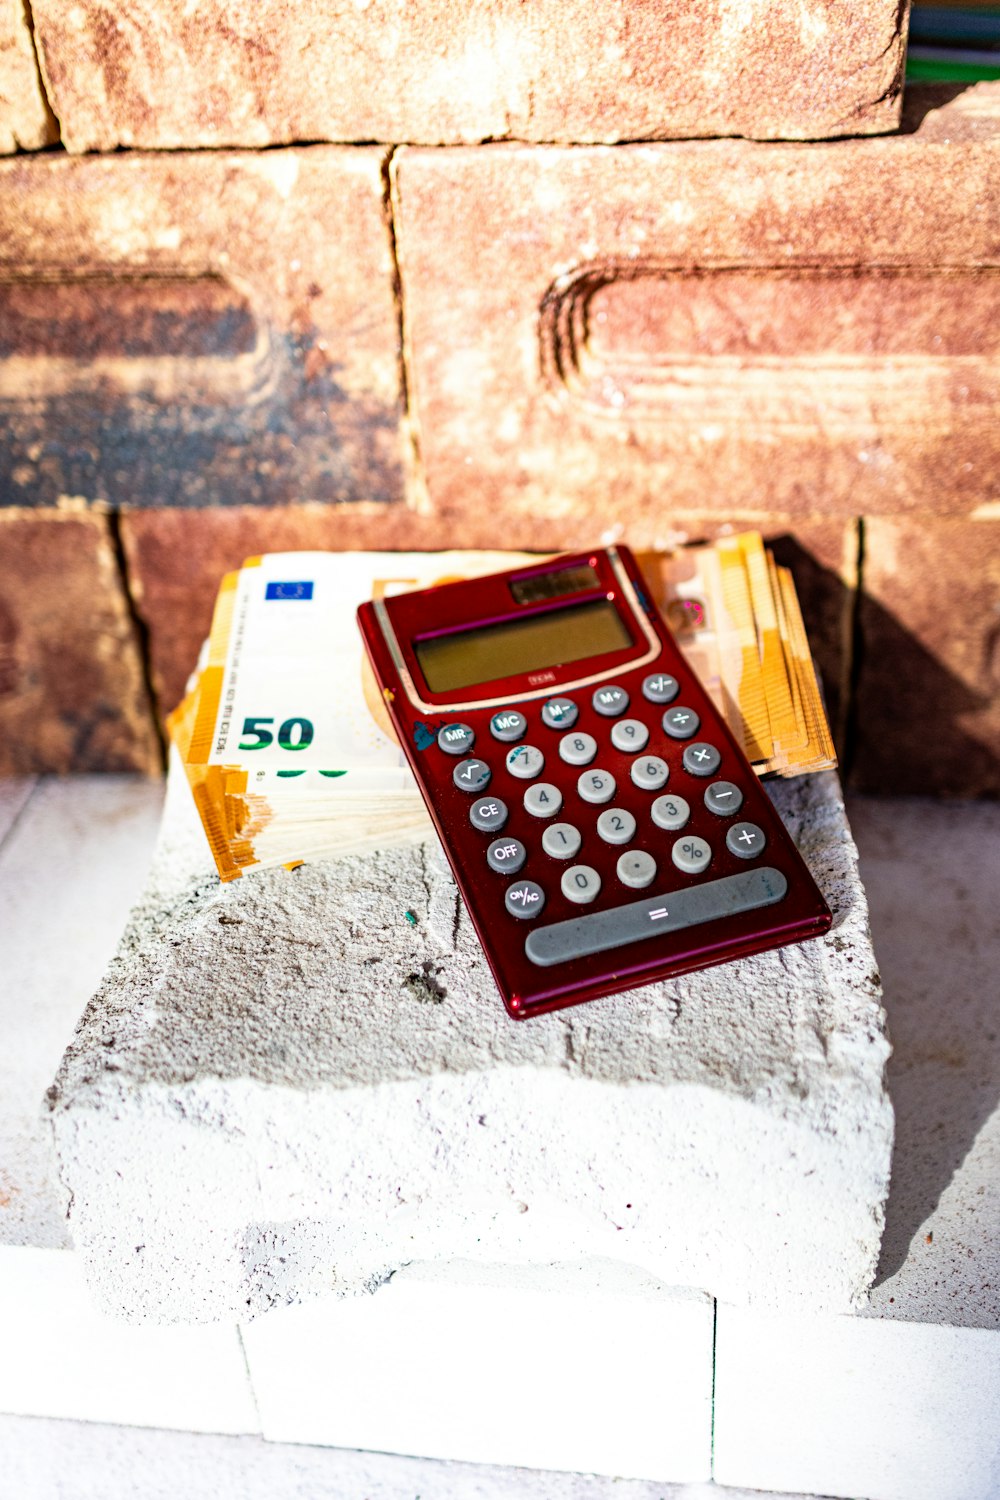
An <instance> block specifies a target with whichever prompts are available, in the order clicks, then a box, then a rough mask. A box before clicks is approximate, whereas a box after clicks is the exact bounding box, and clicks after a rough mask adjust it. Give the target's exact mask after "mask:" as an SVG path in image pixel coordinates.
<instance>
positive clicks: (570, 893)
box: [561, 865, 601, 906]
mask: <svg viewBox="0 0 1000 1500" xmlns="http://www.w3.org/2000/svg"><path fill="white" fill-rule="evenodd" d="M561 884H562V893H563V895H564V896H565V897H566V900H567V901H576V902H577V903H578V904H579V905H580V906H585V905H586V904H587V902H588V901H593V900H594V897H595V896H598V895H600V891H601V877H600V875H598V873H597V871H596V870H595V869H594V868H593V867H592V866H591V865H570V867H569V869H568V870H564V871H563V878H562V881H561Z"/></svg>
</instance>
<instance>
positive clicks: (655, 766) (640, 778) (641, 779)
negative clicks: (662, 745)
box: [631, 755, 670, 792]
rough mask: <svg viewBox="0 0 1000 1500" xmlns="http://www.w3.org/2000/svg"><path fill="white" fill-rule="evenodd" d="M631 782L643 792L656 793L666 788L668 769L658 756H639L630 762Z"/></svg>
mask: <svg viewBox="0 0 1000 1500" xmlns="http://www.w3.org/2000/svg"><path fill="white" fill-rule="evenodd" d="M631 774H632V780H633V781H634V782H635V785H636V786H638V787H641V788H642V790H643V791H644V792H658V791H659V790H660V788H661V787H664V786H666V784H667V778H668V777H669V775H670V767H669V766H668V765H667V763H666V761H665V760H661V759H660V757H659V756H658V755H640V757H639V759H638V760H634V761H633V762H632V773H631Z"/></svg>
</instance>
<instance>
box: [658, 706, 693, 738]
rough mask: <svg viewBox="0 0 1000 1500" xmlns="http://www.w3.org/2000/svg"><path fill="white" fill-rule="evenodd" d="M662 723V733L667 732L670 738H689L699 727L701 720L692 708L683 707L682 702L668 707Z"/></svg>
mask: <svg viewBox="0 0 1000 1500" xmlns="http://www.w3.org/2000/svg"><path fill="white" fill-rule="evenodd" d="M662 723H663V729H664V733H665V734H669V736H670V738H671V739H672V740H689V739H690V738H691V736H692V735H695V734H697V733H698V730H699V729H700V727H701V720H700V719H699V717H698V715H697V714H696V713H695V711H694V709H693V708H685V707H684V705H683V704H681V705H680V706H679V707H677V708H668V709H667V711H666V713H665V714H664V715H663V720H662Z"/></svg>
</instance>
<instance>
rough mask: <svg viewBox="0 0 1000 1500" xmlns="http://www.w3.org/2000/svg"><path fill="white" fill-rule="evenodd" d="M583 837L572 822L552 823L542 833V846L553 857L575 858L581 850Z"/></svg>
mask: <svg viewBox="0 0 1000 1500" xmlns="http://www.w3.org/2000/svg"><path fill="white" fill-rule="evenodd" d="M582 843H583V839H582V838H581V837H580V830H579V828H574V827H573V824H572V823H550V824H549V826H548V828H546V830H545V832H544V833H543V834H542V848H543V849H544V850H545V852H546V854H551V856H552V858H553V859H573V858H575V856H576V855H577V854H579V852H580V845H581V844H582Z"/></svg>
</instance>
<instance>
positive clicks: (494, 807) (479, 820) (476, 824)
mask: <svg viewBox="0 0 1000 1500" xmlns="http://www.w3.org/2000/svg"><path fill="white" fill-rule="evenodd" d="M506 821H507V804H506V802H501V801H500V798H499V797H486V798H484V799H483V801H481V802H473V804H472V806H471V807H470V808H469V822H470V823H471V824H472V826H473V828H478V829H479V832H480V833H499V832H500V830H501V828H502V827H503V825H504V824H505V823H506Z"/></svg>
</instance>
